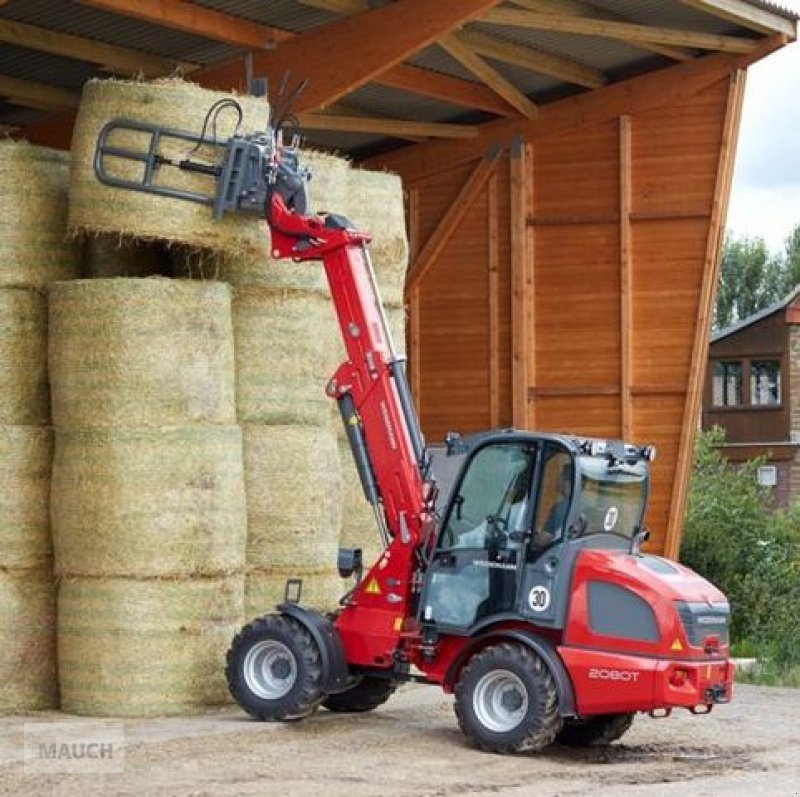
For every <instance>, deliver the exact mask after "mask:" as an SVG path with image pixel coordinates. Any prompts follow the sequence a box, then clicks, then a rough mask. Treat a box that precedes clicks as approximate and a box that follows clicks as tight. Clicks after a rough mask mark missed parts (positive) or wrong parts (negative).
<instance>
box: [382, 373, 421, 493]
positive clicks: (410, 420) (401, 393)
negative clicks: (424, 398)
mask: <svg viewBox="0 0 800 797" xmlns="http://www.w3.org/2000/svg"><path fill="white" fill-rule="evenodd" d="M389 372H390V373H391V375H392V377H393V378H394V384H395V388H396V389H397V397H398V398H399V399H400V407H401V408H402V410H403V415H404V416H405V419H406V426H407V427H408V435H409V437H410V438H411V447H412V448H413V449H414V456H415V457H416V459H417V466H418V467H419V469H420V473H422V475H423V478H424V475H425V442H424V440H423V439H422V430H421V429H420V427H419V416H418V415H417V411H416V408H415V407H414V399H413V398H412V397H411V387H410V386H409V384H408V377H407V376H406V368H405V360H404V359H402V358H397V359H395V360H393V361H392V362H390V363H389Z"/></svg>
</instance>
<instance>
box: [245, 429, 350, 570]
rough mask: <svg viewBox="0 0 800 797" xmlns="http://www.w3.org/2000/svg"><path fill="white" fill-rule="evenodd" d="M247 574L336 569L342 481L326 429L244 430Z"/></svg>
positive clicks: (330, 433)
mask: <svg viewBox="0 0 800 797" xmlns="http://www.w3.org/2000/svg"><path fill="white" fill-rule="evenodd" d="M242 433H243V438H244V474H245V486H246V492H247V565H248V567H249V568H285V567H290V568H301V569H302V568H305V569H307V570H320V569H324V568H328V567H334V566H335V565H336V552H337V549H338V537H339V522H340V517H341V476H340V470H339V460H338V457H337V454H336V438H335V435H334V433H333V429H332V428H331V426H330V424H328V425H325V426H317V427H315V426H266V425H264V424H253V423H249V424H244V425H243V427H242Z"/></svg>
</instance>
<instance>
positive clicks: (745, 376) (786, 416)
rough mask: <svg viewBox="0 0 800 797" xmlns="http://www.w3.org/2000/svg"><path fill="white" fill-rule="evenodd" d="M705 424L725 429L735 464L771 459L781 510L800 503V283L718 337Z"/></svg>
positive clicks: (768, 472) (769, 477)
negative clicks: (764, 458) (790, 504)
mask: <svg viewBox="0 0 800 797" xmlns="http://www.w3.org/2000/svg"><path fill="white" fill-rule="evenodd" d="M702 425H703V429H710V428H711V427H712V426H722V427H723V428H724V429H725V431H726V433H727V441H726V446H725V448H724V449H723V453H724V454H725V456H726V457H727V458H728V459H729V460H731V461H733V462H741V461H744V460H747V459H753V458H755V457H766V463H765V464H764V465H763V466H762V467H761V468H760V469H759V472H758V479H759V482H760V483H761V484H762V485H764V486H767V487H770V488H772V490H773V491H774V497H775V503H776V504H777V505H779V506H786V505H787V504H788V503H789V502H790V501H800V286H798V288H797V289H796V290H794V291H793V292H792V293H791V294H790V295H789V296H788V297H786V299H784V300H783V301H781V302H777V303H776V304H773V305H771V306H770V307H767V308H766V309H765V310H761V311H760V312H758V313H755V314H754V315H751V316H750V317H749V318H745V319H744V320H742V321H739V322H738V323H736V324H734V325H733V326H730V327H728V328H727V329H723V330H720V331H719V332H717V333H716V334H714V335H712V337H711V345H710V351H709V358H708V372H707V375H706V384H705V392H704V396H703V417H702Z"/></svg>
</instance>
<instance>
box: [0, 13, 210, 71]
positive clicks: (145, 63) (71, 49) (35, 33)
mask: <svg viewBox="0 0 800 797" xmlns="http://www.w3.org/2000/svg"><path fill="white" fill-rule="evenodd" d="M0 41H2V42H5V43H6V44H15V45H17V46H19V47H26V48H28V49H31V50H40V51H43V52H47V53H53V54H54V55H61V56H64V57H66V58H74V59H75V60H77V61H88V62H89V63H92V64H98V65H99V66H101V67H103V68H104V69H106V70H108V71H109V72H116V73H118V74H136V73H138V72H143V73H144V74H145V75H148V76H149V77H157V76H159V75H168V74H170V73H171V72H174V71H175V69H176V68H177V67H181V68H182V69H183V70H184V71H191V70H192V69H194V68H195V66H196V65H195V64H189V63H186V62H179V61H173V60H171V59H169V58H159V57H158V56H154V55H150V54H148V53H143V52H140V51H139V50H131V49H129V48H127V47H119V46H117V45H115V44H105V43H104V42H99V41H96V40H94V39H85V38H83V37H82V36H73V35H72V34H69V33H59V32H57V31H54V30H47V29H46V28H40V27H38V26H36V25H28V24H26V23H24V22H14V21H13V20H10V19H2V20H0Z"/></svg>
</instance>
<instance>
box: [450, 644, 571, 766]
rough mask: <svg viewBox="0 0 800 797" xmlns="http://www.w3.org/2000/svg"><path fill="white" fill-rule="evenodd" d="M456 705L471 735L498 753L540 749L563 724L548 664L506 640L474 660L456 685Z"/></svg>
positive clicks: (464, 725)
mask: <svg viewBox="0 0 800 797" xmlns="http://www.w3.org/2000/svg"><path fill="white" fill-rule="evenodd" d="M455 710H456V717H457V718H458V724H459V726H460V727H461V730H462V731H463V732H464V734H465V735H466V736H467V738H469V739H470V740H471V741H473V742H474V743H475V744H477V745H478V746H479V747H481V748H482V749H484V750H488V751H490V752H494V753H524V752H538V751H539V750H542V749H544V748H545V747H547V746H548V745H549V744H551V743H552V742H553V741H554V739H555V738H556V735H557V734H558V732H559V730H560V729H561V717H560V716H559V713H558V691H557V689H556V684H555V681H554V680H553V676H552V675H551V674H550V671H549V670H548V669H547V666H546V665H545V663H544V662H543V661H542V660H541V658H539V656H537V655H536V654H535V653H534V652H533V651H531V650H530V649H529V648H527V647H523V646H521V645H515V644H511V643H507V642H504V643H502V644H499V645H492V646H491V647H488V648H485V649H484V650H482V651H480V652H479V653H476V654H475V655H474V656H473V657H472V658H471V659H470V660H469V662H468V663H467V665H466V667H464V670H463V671H462V673H461V678H460V679H459V681H458V684H457V685H456V702H455Z"/></svg>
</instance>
